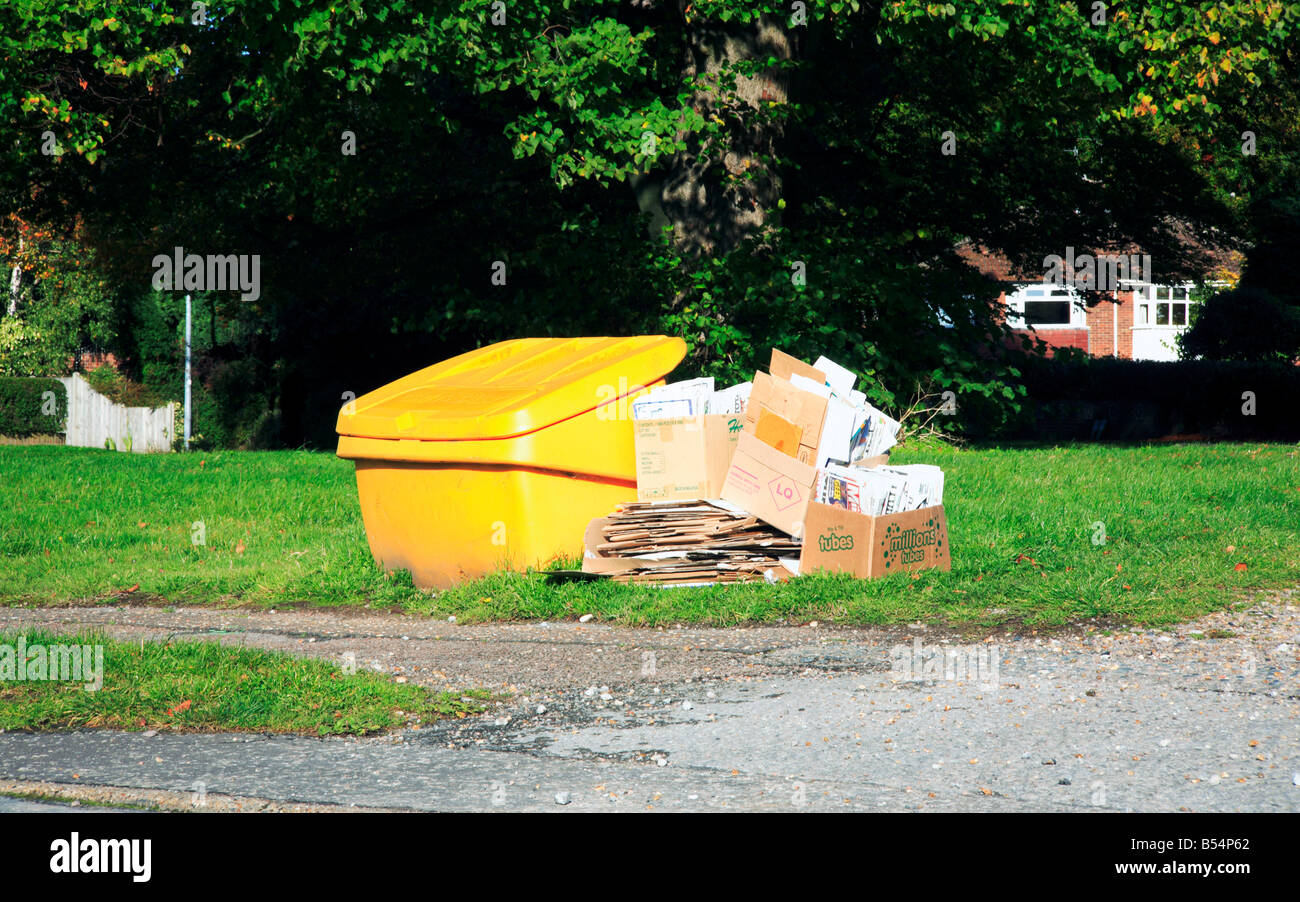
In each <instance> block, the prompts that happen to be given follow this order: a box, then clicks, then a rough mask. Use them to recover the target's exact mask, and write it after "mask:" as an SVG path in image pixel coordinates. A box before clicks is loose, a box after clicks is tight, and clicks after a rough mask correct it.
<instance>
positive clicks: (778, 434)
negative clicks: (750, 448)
mask: <svg viewBox="0 0 1300 902" xmlns="http://www.w3.org/2000/svg"><path fill="white" fill-rule="evenodd" d="M754 437H755V438H757V439H758V440H759V441H760V442H763V443H764V444H766V445H771V446H772V447H773V448H775V449H776V450H778V451H780V452H781V453H782V454H788V455H790V456H791V457H797V456H798V454H799V440H800V439H802V438H803V430H802V429H800V428H799V427H798V426H796V425H795V424H794V423H791V422H790V421H789V420H787V419H785V418H784V417H779V416H777V415H776V414H774V413H772V411H770V410H765V411H763V412H762V413H761V414H759V415H758V425H757V426H755V427H754Z"/></svg>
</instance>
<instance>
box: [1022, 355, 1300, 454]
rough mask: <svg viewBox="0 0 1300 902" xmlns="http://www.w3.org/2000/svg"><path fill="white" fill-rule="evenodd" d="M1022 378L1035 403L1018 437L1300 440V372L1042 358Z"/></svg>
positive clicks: (1228, 364)
mask: <svg viewBox="0 0 1300 902" xmlns="http://www.w3.org/2000/svg"><path fill="white" fill-rule="evenodd" d="M1022 377H1023V380H1024V385H1025V389H1026V392H1027V396H1028V400H1027V402H1026V404H1025V405H1024V406H1025V411H1024V413H1025V416H1023V417H1021V418H1019V420H1018V421H1017V422H1016V424H1015V425H1014V426H1013V428H1012V429H1011V430H1010V431H1011V433H1012V434H1013V435H1015V436H1017V437H1023V438H1035V439H1042V440H1064V439H1088V438H1100V439H1121V440H1141V439H1148V438H1157V437H1160V436H1165V435H1187V434H1200V435H1204V436H1206V437H1208V438H1223V439H1227V438H1232V439H1273V440H1281V441H1295V440H1297V439H1300V405H1298V404H1297V399H1300V367H1296V366H1287V365H1284V364H1270V363H1247V362H1239V361H1215V360H1185V361H1177V362H1157V361H1150V360H1118V359H1115V358H1110V357H1101V358H1091V359H1088V358H1083V359H1079V358H1077V357H1074V358H1068V357H1066V358H1052V359H1045V358H1038V359H1034V360H1031V361H1029V362H1028V363H1027V365H1026V366H1024V367H1023V369H1022ZM1252 410H1253V412H1251V411H1252ZM1103 420H1104V421H1105V424H1104V426H1101V425H1099V424H1100V421H1103Z"/></svg>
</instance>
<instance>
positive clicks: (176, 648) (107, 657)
mask: <svg viewBox="0 0 1300 902" xmlns="http://www.w3.org/2000/svg"><path fill="white" fill-rule="evenodd" d="M19 635H22V636H25V638H26V644H27V647H28V648H29V649H30V648H32V646H34V645H42V646H50V645H59V644H78V645H83V646H85V645H89V646H95V645H103V646H104V659H103V660H104V664H103V667H104V669H103V685H102V686H101V687H100V688H99V689H98V690H97V691H88V690H87V689H86V688H85V685H86V683H85V682H84V681H77V682H56V681H52V680H22V681H19V680H3V679H0V729H5V730H57V729H77V728H82V727H111V728H115V729H123V730H150V729H152V730H174V731H210V730H247V731H252V732H259V733H260V732H267V733H307V734H312V735H330V734H357V735H361V734H367V733H374V732H377V731H381V730H386V729H390V728H393V727H398V726H403V725H406V724H408V723H414V722H428V721H431V720H436V719H438V718H441V717H457V716H461V717H463V716H466V715H468V714H476V713H479V712H481V711H482V710H483V709H484V707H485V706H484V705H483V701H484V700H485V699H486V698H487V694H486V693H485V692H483V691H482V690H473V691H471V692H467V693H463V694H462V693H448V692H441V693H435V692H433V691H431V690H429V689H426V688H424V687H422V686H417V685H414V684H403V683H395V682H393V681H391V680H389V679H388V678H387V677H384V676H382V675H380V674H374V673H367V672H364V671H357V672H356V673H351V674H347V673H343V671H342V670H341V669H340V668H339V667H338V666H336V665H333V664H330V663H329V662H326V661H320V660H314V659H308V658H296V657H293V656H291V655H287V654H282V653H279V652H269V651H261V650H257V649H249V648H236V647H230V646H223V645H220V644H218V643H216V642H190V641H185V642H166V643H160V642H144V643H140V642H117V641H114V640H112V639H108V638H105V637H104V636H102V635H97V634H93V633H87V634H81V635H79V636H75V637H71V636H57V635H53V634H50V633H46V632H41V631H24V632H22V633H21V634H20V633H16V632H11V633H0V645H9V646H16V645H17V642H18V637H19Z"/></svg>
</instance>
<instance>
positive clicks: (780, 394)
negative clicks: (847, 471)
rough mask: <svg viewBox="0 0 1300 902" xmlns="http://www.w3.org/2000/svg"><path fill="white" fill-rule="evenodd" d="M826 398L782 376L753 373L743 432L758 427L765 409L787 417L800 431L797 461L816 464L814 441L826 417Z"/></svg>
mask: <svg viewBox="0 0 1300 902" xmlns="http://www.w3.org/2000/svg"><path fill="white" fill-rule="evenodd" d="M826 403H827V399H826V398H822V397H818V396H817V395H815V394H813V393H812V392H809V391H804V390H803V389H801V388H797V387H795V386H794V385H791V384H790V383H789V382H788V381H786V380H785V379H780V378H776V377H773V376H770V375H768V374H767V373H755V374H754V389H753V391H751V392H750V394H749V403H748V404H747V405H746V406H745V420H744V422H745V431H746V432H750V433H752V432H753V431H754V430H755V429H756V428H758V418H759V417H760V416H762V415H763V413H764V412H765V411H766V412H768V413H774V414H776V415H777V416H779V417H781V418H782V419H783V420H787V421H789V422H790V423H792V424H793V425H794V426H795V427H797V428H798V429H800V430H801V437H800V439H799V453H798V454H797V455H796V457H797V459H798V460H799V461H800V462H801V463H805V464H809V465H813V464H815V463H816V457H817V444H818V442H819V441H820V440H821V434H822V422H823V421H824V420H825V419H826Z"/></svg>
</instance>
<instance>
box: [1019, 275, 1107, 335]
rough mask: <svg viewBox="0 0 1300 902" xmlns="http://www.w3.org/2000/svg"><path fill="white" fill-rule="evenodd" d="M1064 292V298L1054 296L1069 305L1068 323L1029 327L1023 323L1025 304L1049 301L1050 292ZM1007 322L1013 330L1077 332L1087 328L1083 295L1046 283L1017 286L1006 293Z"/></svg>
mask: <svg viewBox="0 0 1300 902" xmlns="http://www.w3.org/2000/svg"><path fill="white" fill-rule="evenodd" d="M1053 291H1064V292H1065V295H1064V296H1059V295H1058V296H1056V299H1057V300H1063V301H1068V302H1069V304H1070V321H1069V322H1068V323H1038V324H1034V325H1031V324H1029V323H1028V322H1026V321H1025V302H1026V301H1033V300H1038V299H1041V300H1049V299H1051V298H1052V297H1053V296H1052V295H1051V294H1050V292H1053ZM1006 304H1007V322H1008V323H1009V324H1010V325H1011V327H1012V328H1014V329H1026V330H1028V329H1033V330H1036V331H1039V332H1042V331H1050V330H1053V329H1061V330H1078V329H1086V328H1088V311H1087V309H1086V308H1085V307H1084V305H1083V295H1081V294H1080V293H1079V291H1078V290H1077V289H1075V288H1074V287H1073V286H1069V285H1067V286H1064V287H1063V286H1060V285H1053V284H1051V283H1048V282H1032V283H1030V284H1028V285H1017V286H1016V288H1015V290H1014V291H1010V292H1008V293H1007V298H1006Z"/></svg>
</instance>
